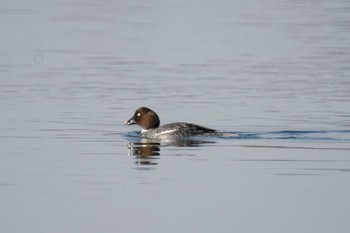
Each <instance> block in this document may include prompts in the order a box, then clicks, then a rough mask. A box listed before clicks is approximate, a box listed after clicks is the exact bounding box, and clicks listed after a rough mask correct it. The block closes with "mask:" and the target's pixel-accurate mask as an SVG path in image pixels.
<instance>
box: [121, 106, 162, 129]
mask: <svg viewBox="0 0 350 233" xmlns="http://www.w3.org/2000/svg"><path fill="white" fill-rule="evenodd" d="M124 124H125V125H133V124H138V125H139V126H141V127H142V128H143V129H146V130H148V129H155V128H158V127H159V124H160V121H159V117H158V115H157V113H155V112H154V111H152V110H151V109H149V108H146V107H141V108H138V109H137V110H136V111H135V113H134V115H133V116H132V117H131V118H130V119H129V120H127V121H125V122H124Z"/></svg>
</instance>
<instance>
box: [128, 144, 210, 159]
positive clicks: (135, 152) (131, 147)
mask: <svg viewBox="0 0 350 233" xmlns="http://www.w3.org/2000/svg"><path fill="white" fill-rule="evenodd" d="M134 139H135V138H134ZM208 143H215V142H213V141H199V140H181V141H180V140H176V141H165V142H164V141H162V142H159V141H157V140H152V139H146V138H138V140H135V141H133V142H130V141H129V142H128V145H127V146H128V155H129V156H135V157H136V162H135V163H136V164H138V165H157V164H158V161H159V156H160V154H161V152H160V148H161V147H164V146H175V147H199V146H201V145H203V144H208Z"/></svg>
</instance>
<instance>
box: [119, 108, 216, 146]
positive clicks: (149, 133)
mask: <svg viewBox="0 0 350 233" xmlns="http://www.w3.org/2000/svg"><path fill="white" fill-rule="evenodd" d="M124 124H125V125H133V124H138V125H139V126H141V127H142V130H141V136H142V137H145V138H152V139H161V140H176V139H181V138H187V137H191V136H199V135H203V136H215V135H219V134H220V133H219V132H218V131H216V130H214V129H209V128H206V127H203V126H200V125H196V124H192V123H184V122H177V123H171V124H166V125H162V126H159V124H160V121H159V117H158V115H157V114H156V113H155V112H154V111H152V110H151V109H149V108H146V107H141V108H139V109H137V110H136V111H135V113H134V115H133V116H132V117H131V118H130V119H129V120H127V121H125V122H124Z"/></svg>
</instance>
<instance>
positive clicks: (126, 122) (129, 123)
mask: <svg viewBox="0 0 350 233" xmlns="http://www.w3.org/2000/svg"><path fill="white" fill-rule="evenodd" d="M134 124H136V121H135V120H134V119H133V118H131V119H129V120H127V121H125V122H124V125H134Z"/></svg>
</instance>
